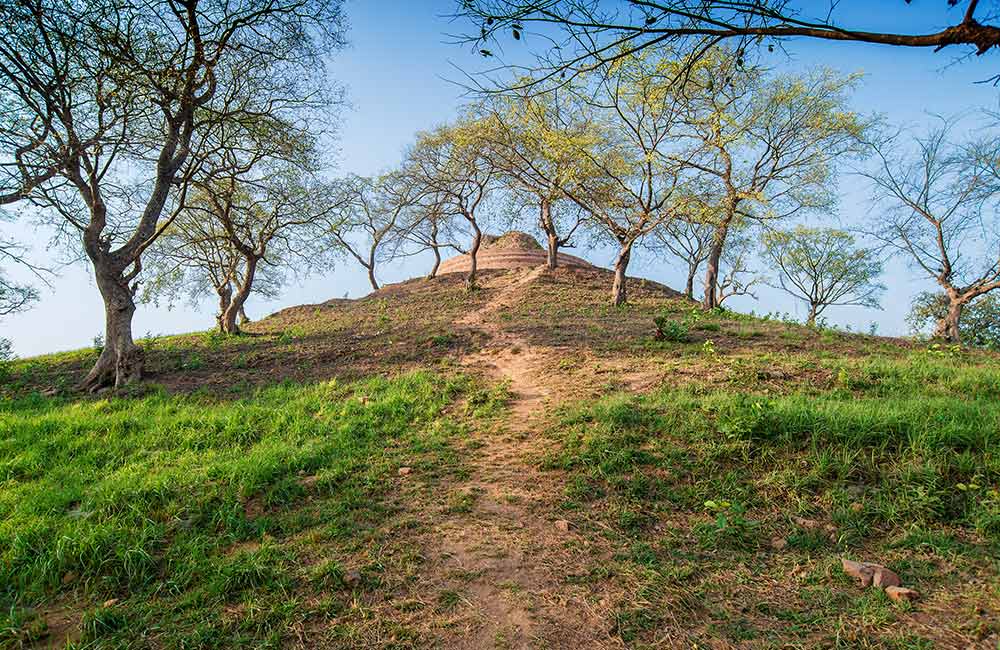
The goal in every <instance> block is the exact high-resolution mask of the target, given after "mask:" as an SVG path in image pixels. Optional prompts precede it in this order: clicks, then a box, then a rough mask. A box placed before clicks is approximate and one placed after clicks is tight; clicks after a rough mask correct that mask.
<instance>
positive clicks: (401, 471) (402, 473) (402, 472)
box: [396, 467, 413, 476]
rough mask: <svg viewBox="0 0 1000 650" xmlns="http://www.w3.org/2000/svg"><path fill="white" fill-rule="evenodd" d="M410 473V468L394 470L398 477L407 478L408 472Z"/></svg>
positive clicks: (411, 469)
mask: <svg viewBox="0 0 1000 650" xmlns="http://www.w3.org/2000/svg"><path fill="white" fill-rule="evenodd" d="M412 471H413V468H412V467H400V468H399V469H397V470H396V474H398V475H399V476H409V475H410V472H412Z"/></svg>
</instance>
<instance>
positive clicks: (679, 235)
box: [646, 215, 715, 300]
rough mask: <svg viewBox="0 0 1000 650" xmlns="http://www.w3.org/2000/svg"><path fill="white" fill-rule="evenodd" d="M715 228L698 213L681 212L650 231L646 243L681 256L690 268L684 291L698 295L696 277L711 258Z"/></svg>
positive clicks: (661, 250)
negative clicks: (696, 214) (699, 217)
mask: <svg viewBox="0 0 1000 650" xmlns="http://www.w3.org/2000/svg"><path fill="white" fill-rule="evenodd" d="M714 233H715V228H714V227H713V226H712V224H710V223H705V222H702V221H700V220H698V219H697V218H695V217H691V216H688V215H678V217H677V218H676V219H670V220H668V221H667V222H666V223H664V224H662V225H661V226H660V227H659V228H656V229H655V230H653V231H652V232H651V233H650V235H651V236H650V241H647V243H646V246H647V248H650V249H651V250H653V251H654V252H657V253H659V252H663V251H666V252H667V253H669V254H671V255H673V256H674V257H676V258H677V259H679V260H681V261H682V262H683V263H684V265H685V267H686V271H687V279H686V281H685V283H684V295H685V296H687V297H688V298H689V299H691V300H693V299H694V279H695V277H696V276H697V275H698V269H700V268H701V265H702V264H704V262H705V260H707V259H708V252H709V249H710V247H711V243H712V236H713V234H714Z"/></svg>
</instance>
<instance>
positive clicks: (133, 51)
mask: <svg viewBox="0 0 1000 650" xmlns="http://www.w3.org/2000/svg"><path fill="white" fill-rule="evenodd" d="M343 29H344V28H343V15H342V13H341V0H241V1H240V2H230V1H228V0H116V1H115V2H110V1H108V0H96V1H95V2H87V3H78V2H73V1H72V0H12V1H10V2H5V3H2V4H0V105H2V106H3V109H4V110H3V111H2V112H0V161H2V162H0V166H2V168H3V170H4V174H3V177H2V181H0V182H2V183H3V188H2V189H3V191H2V193H0V199H2V200H3V202H4V203H14V202H18V203H27V204H30V205H31V206H32V208H36V209H40V211H41V214H42V215H43V218H45V219H48V220H49V221H50V222H51V223H53V224H55V225H56V227H57V229H58V232H59V233H60V236H62V237H63V239H64V241H67V242H71V243H72V245H74V246H79V245H81V244H82V250H83V253H84V255H85V256H86V258H87V259H88V260H89V262H90V264H91V266H92V268H93V270H94V275H95V278H96V281H97V285H98V289H99V290H100V292H101V296H102V298H103V300H104V306H105V346H104V349H103V351H102V352H101V354H100V356H99V357H98V359H97V362H96V363H95V365H94V367H93V369H92V370H91V371H90V372H89V373H88V375H87V376H86V377H85V378H84V380H83V382H82V383H81V388H84V389H96V388H99V387H101V386H105V385H109V384H111V385H114V386H116V387H117V386H121V385H123V384H125V383H127V382H130V381H136V380H139V379H140V378H141V376H142V368H143V353H142V350H141V349H140V348H139V346H137V345H136V344H135V342H134V341H133V338H132V317H133V315H134V314H135V310H136V303H135V293H136V291H137V289H138V282H139V281H140V280H141V278H140V274H141V271H142V255H143V253H144V252H145V251H146V250H147V249H148V248H149V247H150V246H151V245H152V244H153V243H154V242H155V240H156V239H157V238H158V237H159V236H160V234H162V232H163V231H164V230H165V229H166V228H167V226H168V225H169V224H170V222H171V221H172V220H173V219H174V218H176V217H177V216H178V215H179V214H180V212H181V210H182V209H183V206H184V204H185V199H186V195H187V193H188V190H189V189H190V183H191V180H192V178H193V177H194V176H195V174H196V172H197V171H198V168H199V167H200V165H201V163H202V153H203V143H204V142H205V139H206V136H207V134H208V133H210V132H212V131H213V130H215V129H219V128H223V127H224V126H225V125H233V124H240V123H241V122H242V121H243V120H247V119H254V118H255V117H256V116H259V115H273V114H288V113H291V112H292V111H293V110H294V108H295V107H300V106H303V105H314V104H316V103H318V102H319V101H320V100H321V99H322V96H323V95H322V91H323V89H324V82H323V81H322V75H316V74H315V72H316V71H317V66H318V65H320V64H321V62H322V57H324V56H325V55H326V54H327V53H329V52H330V51H331V50H332V49H335V48H337V47H340V46H341V45H342V43H343V41H342V35H343Z"/></svg>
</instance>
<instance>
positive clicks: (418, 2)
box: [0, 0, 1000, 356]
mask: <svg viewBox="0 0 1000 650" xmlns="http://www.w3.org/2000/svg"><path fill="white" fill-rule="evenodd" d="M826 4H827V3H822V2H817V3H816V10H817V12H821V11H822V8H823V7H825V6H826ZM962 4H964V3H962ZM452 9H453V4H452V2H451V1H450V0H438V1H436V2H432V1H430V0H415V1H408V2H402V1H401V2H390V1H380V2H376V1H375V0H352V1H351V0H349V2H348V4H347V10H348V14H349V16H350V23H351V31H350V34H349V38H350V41H351V46H350V47H349V48H348V49H347V50H345V51H344V52H342V53H340V54H339V55H337V56H336V57H335V59H334V60H333V61H332V62H331V65H330V74H331V75H333V76H334V78H336V79H337V80H339V81H340V82H341V83H342V84H344V85H345V86H346V88H347V92H348V98H349V101H350V103H351V107H350V108H349V109H348V110H347V111H345V113H344V116H343V126H342V129H341V134H340V142H339V148H340V154H339V160H338V162H337V172H338V173H349V172H350V173H357V174H371V173H374V172H377V171H379V170H381V169H385V168H388V167H390V166H392V165H394V164H396V163H398V162H399V159H400V157H401V154H402V151H403V148H404V147H405V146H406V145H407V143H409V142H410V141H411V139H412V137H413V134H414V133H415V132H416V131H418V130H421V129H426V128H429V127H431V126H433V125H435V124H438V123H441V122H444V121H447V120H448V119H450V118H451V117H453V116H454V114H455V112H456V109H457V108H458V107H459V105H460V103H461V101H462V97H463V94H464V90H463V89H462V87H460V86H459V85H457V84H456V83H455V81H456V80H460V78H461V72H459V69H462V70H470V71H474V70H477V69H479V68H480V67H481V66H482V65H483V61H482V59H480V58H479V57H478V56H474V55H473V54H472V53H471V52H469V51H468V49H467V48H465V49H463V48H462V47H460V46H457V45H454V44H452V43H451V42H449V38H448V37H447V35H446V34H447V33H449V32H455V31H458V30H459V29H460V27H459V26H458V25H456V24H453V23H450V22H449V20H448V18H447V14H449V13H450V12H451V11H452ZM960 11H961V8H954V9H951V10H950V11H949V10H948V9H947V3H946V2H945V0H915V1H914V2H913V3H912V5H909V6H908V5H906V4H905V3H904V2H903V1H902V0H878V1H875V0H871V1H864V0H845V1H844V2H842V3H841V5H840V8H839V9H838V12H839V13H838V14H837V15H838V16H841V17H842V23H843V24H844V25H846V26H851V25H855V24H860V25H862V26H863V27H864V28H867V29H878V28H880V27H881V28H885V29H892V30H913V31H927V30H929V29H936V28H940V27H942V26H944V25H946V24H949V23H951V22H954V21H956V20H958V18H960ZM525 40H526V41H527V46H530V45H531V39H530V37H529V38H527V39H525ZM513 47H514V44H513V42H511V43H509V44H507V48H506V49H507V52H508V54H510V55H511V56H520V55H519V54H518V52H517V51H516V50H513V49H512V48H513ZM520 47H525V46H524V45H521V46H520ZM787 49H788V52H789V54H790V56H785V55H784V54H779V53H775V54H774V55H772V56H773V61H772V62H771V63H772V64H773V65H775V66H777V67H779V68H782V69H788V70H808V69H810V68H812V67H815V66H821V65H823V66H829V67H833V68H835V69H839V70H841V71H843V72H845V73H849V72H862V73H864V75H865V76H864V79H863V82H862V84H861V87H860V88H859V90H858V92H857V93H856V95H855V98H854V104H855V108H856V109H857V110H859V111H862V112H868V113H871V112H877V113H881V114H883V115H884V116H885V118H886V119H887V121H889V122H890V123H892V124H896V125H900V126H913V127H916V128H919V127H920V125H923V124H927V123H928V122H929V121H930V120H931V118H930V117H929V114H939V115H946V116H950V115H955V114H959V113H964V112H968V111H970V110H974V109H978V108H995V107H996V105H997V98H998V92H1000V91H998V90H997V89H996V88H994V87H992V86H991V85H989V84H975V83H974V82H976V81H979V80H982V79H985V78H988V77H990V76H992V75H994V74H996V73H998V72H1000V57H998V56H997V55H996V54H988V55H986V56H984V57H979V58H976V59H973V60H970V61H966V62H961V63H957V64H956V63H955V61H954V59H955V56H956V55H957V54H958V51H955V52H953V53H949V52H948V51H944V52H940V53H937V54H934V53H932V52H931V51H929V50H911V49H905V48H892V47H886V46H870V45H861V44H844V43H824V42H818V41H806V40H797V41H791V42H789V43H788V44H787ZM840 189H841V191H842V193H843V200H842V202H841V205H840V209H839V211H838V214H837V215H836V216H835V217H833V219H835V220H836V221H839V222H841V223H842V224H844V225H850V224H852V223H856V222H858V221H859V220H861V219H865V218H866V217H867V214H868V202H867V190H866V185H865V183H863V182H862V181H861V180H860V179H858V178H855V177H852V176H850V175H844V176H843V177H842V178H841V179H840ZM4 229H5V232H7V233H11V234H13V235H14V236H15V237H18V238H20V239H21V240H22V241H25V242H28V243H29V244H30V245H31V248H32V257H33V259H35V260H37V261H39V262H47V261H49V260H50V259H51V258H52V254H53V252H50V251H47V241H48V237H49V234H50V233H46V232H44V231H42V230H39V229H37V228H36V227H35V226H34V225H32V224H30V223H26V222H23V223H16V224H8V225H6V226H5V228H4ZM573 252H574V253H577V254H580V251H573ZM583 255H584V256H585V257H588V258H589V259H590V260H591V261H593V262H594V263H596V264H600V265H607V264H609V263H610V261H611V259H612V256H613V253H612V251H610V250H595V251H590V252H584V253H583ZM427 267H428V262H427V260H426V259H422V258H408V259H407V260H406V261H404V262H401V263H398V264H395V265H392V266H387V267H386V268H384V269H382V270H381V272H380V277H381V279H382V280H383V281H385V282H395V281H399V280H403V279H407V278H409V277H412V276H415V275H419V274H422V273H424V272H426V270H427ZM631 270H632V274H633V275H641V276H646V277H650V278H653V279H655V280H659V281H662V282H666V283H667V284H670V285H671V286H675V287H678V286H683V281H682V278H681V275H680V267H679V264H677V263H676V262H674V261H672V260H669V259H648V258H645V257H640V258H639V259H638V260H636V262H634V265H633V267H632V269H631ZM11 275H14V276H15V277H23V276H22V275H21V274H20V273H19V272H18V271H16V270H14V271H11ZM883 281H884V282H885V284H886V285H888V287H889V289H890V290H889V292H887V294H886V296H885V299H884V300H883V307H884V309H883V310H881V311H876V310H869V309H861V308H856V307H848V308H831V309H830V310H828V312H827V314H828V316H829V318H830V320H831V321H832V322H834V323H837V324H841V325H845V324H849V325H851V326H852V327H855V328H862V329H867V328H868V325H869V323H871V322H872V321H876V322H878V323H879V332H880V333H883V334H900V333H904V332H905V325H904V323H903V318H904V316H905V314H906V311H907V308H908V305H909V298H910V296H911V295H912V294H913V293H915V292H917V291H920V290H923V289H927V288H930V285H929V283H928V282H927V281H925V280H918V279H917V278H916V276H915V274H914V272H912V271H910V270H909V269H908V268H907V266H906V265H905V264H903V263H902V262H900V261H891V262H890V263H889V264H888V266H887V269H886V274H885V277H884V278H883ZM39 289H40V290H41V294H42V299H41V301H40V302H39V303H38V304H37V305H36V306H35V307H34V308H33V309H32V310H30V311H28V312H25V313H23V314H18V315H14V316H10V317H8V318H7V319H5V320H4V321H3V322H2V323H0V336H2V337H6V338H10V339H12V340H13V342H14V350H15V352H16V353H17V354H19V355H21V356H28V355H33V354H39V353H43V352H52V351H57V350H66V349H72V348H78V347H82V346H85V345H89V344H90V343H91V341H92V339H93V338H94V336H96V335H98V334H100V333H101V332H102V330H103V320H104V318H103V309H102V307H101V300H100V297H99V295H98V292H97V288H96V286H95V284H94V282H93V280H92V278H91V276H90V272H89V269H88V268H87V267H86V266H84V265H82V264H78V265H73V266H68V267H62V268H60V269H59V274H58V276H57V277H56V278H54V279H53V280H52V288H51V289H49V288H46V287H43V286H40V287H39ZM367 291H368V288H367V282H366V280H365V277H364V273H363V272H362V271H361V270H360V269H359V268H356V267H355V266H354V265H352V264H351V263H350V262H348V261H347V260H344V261H343V262H341V263H340V264H338V265H337V266H336V268H333V269H330V270H328V271H327V272H324V273H321V274H314V275H312V276H311V277H309V278H307V279H305V280H304V281H302V282H301V283H298V284H294V285H292V286H289V287H288V288H287V289H286V291H285V292H284V293H283V295H282V296H281V298H280V299H279V300H277V301H271V302H266V303H265V302H260V301H254V300H251V302H250V304H249V305H248V309H247V311H248V312H249V314H250V315H251V317H261V316H263V315H265V314H267V313H270V312H272V311H275V310H277V309H279V308H281V307H284V306H288V305H297V304H303V303H316V302H322V301H324V300H327V299H329V298H333V297H343V296H345V295H348V296H350V297H357V296H361V295H364V294H365V293H366V292H367ZM758 297H759V300H757V301H754V300H750V299H744V300H741V301H738V302H735V301H734V303H733V305H732V306H733V307H735V308H739V309H742V310H747V311H749V310H750V309H754V310H756V311H757V312H771V311H779V312H789V313H791V314H793V315H798V316H799V317H801V316H803V315H804V313H805V312H804V309H803V308H802V306H801V305H799V304H796V302H795V301H794V300H793V299H791V298H790V297H788V296H785V295H783V294H780V293H779V292H777V291H774V290H770V289H767V288H765V289H763V290H761V292H760V293H759V295H758ZM212 323H213V301H212V300H206V301H204V303H203V304H201V305H200V306H199V308H197V309H194V308H191V307H189V306H188V305H186V304H181V305H178V306H176V307H174V308H173V309H172V310H167V309H166V308H156V307H154V306H152V305H141V306H140V308H139V312H138V313H137V315H136V318H135V333H136V335H137V336H142V335H144V334H146V333H152V334H166V333H173V332H186V331H193V330H203V329H207V328H209V327H210V326H212Z"/></svg>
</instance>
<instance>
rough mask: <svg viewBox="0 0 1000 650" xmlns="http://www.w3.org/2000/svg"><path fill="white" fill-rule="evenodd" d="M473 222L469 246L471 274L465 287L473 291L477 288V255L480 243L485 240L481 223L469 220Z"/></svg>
mask: <svg viewBox="0 0 1000 650" xmlns="http://www.w3.org/2000/svg"><path fill="white" fill-rule="evenodd" d="M469 223H470V224H472V232H473V235H472V246H471V247H470V248H469V275H468V276H467V277H466V279H465V288H466V289H468V290H469V291H472V290H473V289H475V288H476V266H477V260H476V257H477V256H478V255H479V245H480V244H481V243H482V241H483V232H482V231H481V230H480V229H479V225H478V224H477V223H476V222H475V221H473V220H469Z"/></svg>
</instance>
